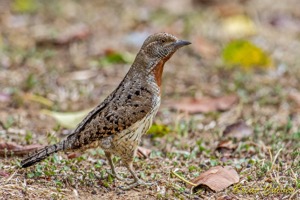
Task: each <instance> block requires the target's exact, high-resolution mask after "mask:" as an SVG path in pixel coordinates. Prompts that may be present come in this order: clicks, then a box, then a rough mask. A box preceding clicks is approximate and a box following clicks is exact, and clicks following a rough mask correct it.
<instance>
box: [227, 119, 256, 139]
mask: <svg viewBox="0 0 300 200" xmlns="http://www.w3.org/2000/svg"><path fill="white" fill-rule="evenodd" d="M252 134H253V128H252V127H250V126H248V125H247V124H246V123H245V122H244V121H238V122H236V123H234V124H231V125H229V126H227V127H226V128H225V130H224V131H223V136H225V137H231V138H236V139H238V140H241V139H243V138H246V137H249V136H250V135H252Z"/></svg>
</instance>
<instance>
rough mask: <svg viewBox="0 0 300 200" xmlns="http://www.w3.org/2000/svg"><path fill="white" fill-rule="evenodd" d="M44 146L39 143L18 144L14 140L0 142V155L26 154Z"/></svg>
mask: <svg viewBox="0 0 300 200" xmlns="http://www.w3.org/2000/svg"><path fill="white" fill-rule="evenodd" d="M42 147H44V146H42V145H39V144H31V145H25V146H22V145H18V144H16V143H14V142H4V143H0V156H12V155H17V156H22V155H27V154H28V153H29V152H32V151H35V150H37V149H40V148H42Z"/></svg>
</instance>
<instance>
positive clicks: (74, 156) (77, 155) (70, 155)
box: [68, 152, 81, 159]
mask: <svg viewBox="0 0 300 200" xmlns="http://www.w3.org/2000/svg"><path fill="white" fill-rule="evenodd" d="M79 156H81V153H79V152H73V153H70V154H68V159H73V158H78V157H79Z"/></svg>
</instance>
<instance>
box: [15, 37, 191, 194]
mask: <svg viewBox="0 0 300 200" xmlns="http://www.w3.org/2000/svg"><path fill="white" fill-rule="evenodd" d="M189 44H191V42H189V41H185V40H179V39H178V38H176V37H175V36H173V35H171V34H169V33H165V32H160V33H155V34H152V35H150V36H148V37H147V38H146V40H145V41H144V43H143V44H142V46H141V49H140V50H139V52H138V54H137V56H136V57H135V60H134V62H133V64H132V65H131V67H130V69H129V70H128V72H127V74H126V75H125V77H124V79H123V80H122V81H121V83H120V84H119V86H118V87H117V88H116V89H115V90H114V91H113V92H112V93H111V94H110V95H108V97H107V98H106V99H105V100H104V101H103V102H102V103H100V104H99V105H98V106H96V107H95V108H94V109H93V110H92V111H91V112H89V114H87V116H86V117H85V118H84V119H83V120H82V121H81V122H80V123H79V124H78V126H77V128H75V129H74V130H73V131H72V132H71V134H70V135H68V136H67V137H66V138H65V139H64V140H62V141H61V142H59V143H56V144H53V145H49V146H46V147H44V148H42V149H40V150H38V151H36V152H35V153H33V154H32V155H29V156H28V157H27V158H25V159H24V160H22V161H21V167H22V168H26V167H29V166H32V165H34V164H35V163H37V162H40V161H42V160H44V159H45V158H47V157H48V156H50V155H51V154H53V153H56V152H59V151H64V152H74V151H84V150H87V149H90V148H98V147H100V148H102V150H103V151H104V154H105V156H106V158H107V160H108V163H109V165H110V168H111V174H112V175H113V176H114V177H115V178H117V179H119V180H124V178H123V177H121V176H120V175H119V174H118V173H117V172H116V169H115V165H114V163H113V161H112V156H118V157H120V158H121V161H122V165H123V166H125V167H126V168H127V170H128V171H129V173H130V174H131V175H132V177H133V180H132V181H131V182H126V183H127V187H126V186H125V187H122V189H124V190H126V189H131V188H134V187H137V186H139V185H144V186H149V185H152V183H148V182H144V181H142V180H141V179H140V178H138V176H137V175H136V173H135V171H134V169H133V160H134V156H135V153H136V150H137V147H138V144H139V142H140V141H141V137H142V135H144V134H145V133H146V132H147V131H148V129H149V128H150V126H151V125H152V122H153V118H154V117H155V115H156V113H157V111H158V109H159V106H160V102H161V89H162V88H161V84H162V73H163V69H164V64H165V63H166V62H167V61H168V60H169V59H170V58H171V57H172V55H173V54H174V53H175V52H176V51H177V50H178V49H179V48H181V47H184V46H186V45H189Z"/></svg>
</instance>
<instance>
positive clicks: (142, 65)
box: [129, 33, 191, 86]
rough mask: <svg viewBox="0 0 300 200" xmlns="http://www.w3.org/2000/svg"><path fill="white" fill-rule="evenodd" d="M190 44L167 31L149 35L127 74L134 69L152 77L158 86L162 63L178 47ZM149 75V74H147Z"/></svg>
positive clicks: (134, 71)
mask: <svg viewBox="0 0 300 200" xmlns="http://www.w3.org/2000/svg"><path fill="white" fill-rule="evenodd" d="M189 44H191V43H190V42H188V41H184V40H179V39H177V38H176V37H175V36H173V35H171V34H168V33H156V34H153V35H150V36H149V37H148V38H147V39H146V40H145V42H144V43H143V45H142V47H141V50H140V52H139V53H138V55H137V57H136V60H135V62H134V63H133V65H132V68H131V72H133V73H129V74H135V73H136V69H138V70H139V72H142V73H141V74H146V75H147V77H150V78H151V77H154V78H155V80H156V83H157V85H158V86H160V85H161V76H162V72H163V67H164V64H165V62H166V61H167V60H169V59H170V58H171V56H172V55H173V54H174V53H175V52H176V50H178V49H179V48H181V47H183V46H186V45H189ZM149 75H150V76H149Z"/></svg>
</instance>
